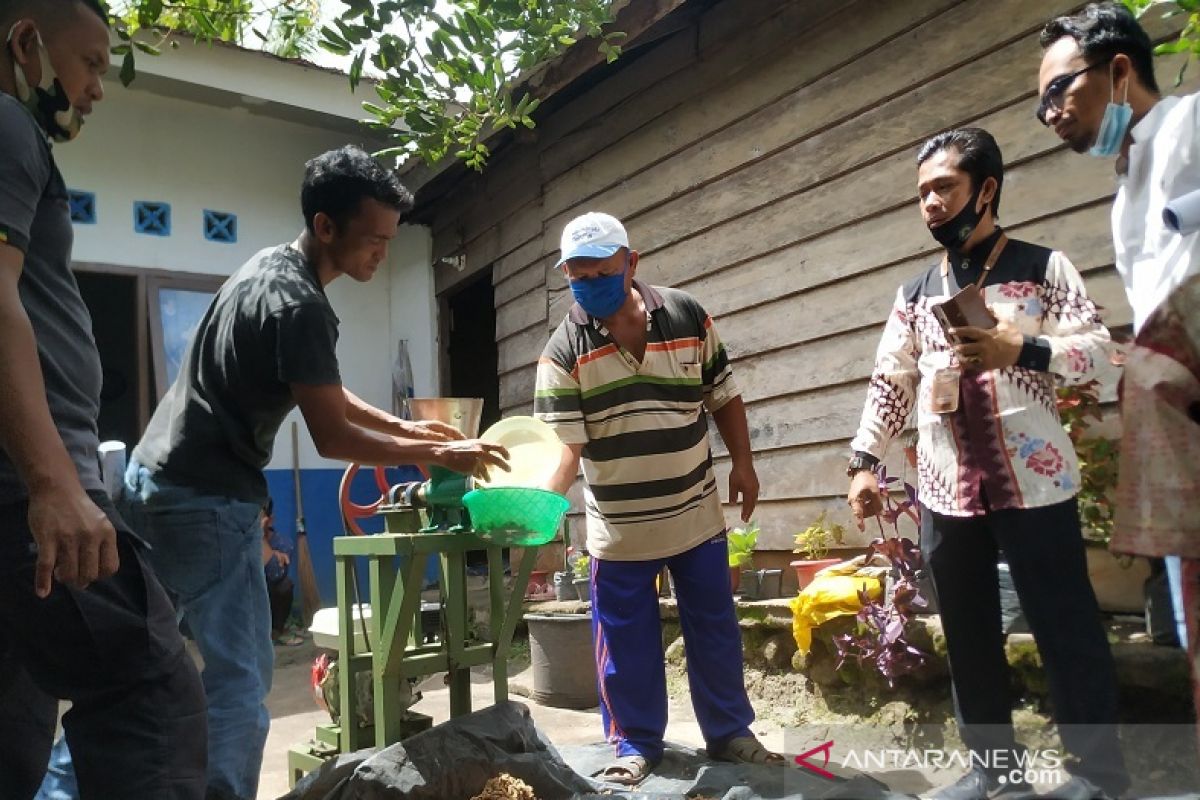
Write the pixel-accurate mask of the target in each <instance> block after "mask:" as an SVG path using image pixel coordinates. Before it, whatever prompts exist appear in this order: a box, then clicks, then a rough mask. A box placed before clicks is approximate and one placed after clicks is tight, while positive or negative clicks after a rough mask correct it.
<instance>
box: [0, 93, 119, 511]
mask: <svg viewBox="0 0 1200 800" xmlns="http://www.w3.org/2000/svg"><path fill="white" fill-rule="evenodd" d="M73 241H74V231H73V230H72V229H71V212H70V210H69V209H68V207H67V187H66V186H65V185H64V184H63V179H62V176H61V175H60V174H59V172H58V167H56V166H55V165H54V158H53V156H51V154H50V145H49V144H48V143H47V142H46V134H45V133H44V132H43V131H42V129H41V128H39V127H38V126H37V123H36V122H35V121H34V119H33V116H32V115H30V113H29V112H28V111H27V110H25V108H24V107H23V106H22V105H21V104H20V103H18V102H17V101H16V100H14V99H13V98H11V97H9V96H8V95H6V94H4V93H2V92H0V243H4V244H6V245H9V246H10V247H15V248H17V249H18V250H20V251H21V252H22V253H24V254H25V266H24V268H23V269H22V271H21V279H20V281H19V282H18V284H17V291H18V293H19V294H20V296H21V305H22V306H23V307H24V308H25V313H26V315H27V316H28V317H29V324H30V326H31V327H32V328H33V335H34V337H35V338H36V339H37V349H38V361H39V362H40V364H41V367H42V379H43V381H44V382H45V388H46V405H47V406H48V407H49V409H50V416H51V417H52V418H53V419H54V425H55V427H56V428H57V429H58V434H59V436H61V437H62V441H63V445H65V446H66V448H67V452H68V453H69V454H70V455H71V459H72V461H74V463H75V469H76V470H77V471H78V473H79V480H80V482H81V483H82V484H83V488H85V489H89V490H92V491H98V490H100V489H102V488H103V484H102V483H101V482H100V466H99V463H98V462H97V461H96V449H97V447H99V445H100V440H99V438H98V436H97V433H96V418H97V417H98V416H99V414H100V383H101V376H100V354H99V353H98V352H97V351H96V341H95V339H93V338H92V318H91V316H90V315H89V314H88V310H87V306H85V305H84V303H83V298H82V297H81V296H80V295H79V286H78V285H77V284H76V283H75V276H74V275H73V274H72V273H71V244H72V242H73ZM25 495H26V488H25V486H24V484H23V483H22V482H21V479H20V477H19V476H18V475H17V469H16V466H15V465H14V464H13V463H12V461H11V459H10V458H9V457H8V455H7V454H6V453H5V452H4V451H3V450H2V449H0V503H9V502H12V501H15V500H19V499H21V498H23V497H24V496H25Z"/></svg>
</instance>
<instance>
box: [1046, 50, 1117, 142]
mask: <svg viewBox="0 0 1200 800" xmlns="http://www.w3.org/2000/svg"><path fill="white" fill-rule="evenodd" d="M1110 61H1112V56H1109V57H1108V58H1106V59H1104V60H1103V61H1097V62H1096V63H1095V64H1089V65H1088V66H1086V67H1084V68H1083V69H1081V70H1076V71H1075V72H1071V73H1069V74H1067V75H1059V76H1058V77H1057V78H1055V79H1054V80H1052V81H1050V83H1048V84H1046V91H1045V92H1044V93H1043V94H1042V99H1041V100H1039V101H1038V104H1037V110H1036V111H1035V112H1034V114H1035V115H1036V116H1037V118H1038V122H1040V123H1042V124H1043V125H1046V126H1049V125H1050V123H1049V122H1047V121H1046V117H1047V116H1048V115H1049V114H1050V109H1052V108H1053V109H1054V110H1055V111H1062V102H1063V98H1064V97H1066V94H1067V90H1068V89H1070V88H1071V84H1073V83H1075V79H1076V78H1078V77H1079V76H1080V75H1082V74H1083V73H1085V72H1090V71H1091V70H1094V69H1095V68H1096V67H1103V66H1105V65H1106V64H1108V62H1110Z"/></svg>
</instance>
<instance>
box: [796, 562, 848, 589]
mask: <svg viewBox="0 0 1200 800" xmlns="http://www.w3.org/2000/svg"><path fill="white" fill-rule="evenodd" d="M841 561H842V560H841V559H840V558H822V559H818V560H817V561H793V562H791V566H792V568H793V569H794V570H796V583H797V584H798V585H799V588H800V589H803V588H804V587H805V586H808V585H809V584H810V583H812V580H813V577H814V576H815V575H816V574H817V573H818V572H820V571H821V570H823V569H825V568H826V567H828V566H831V565H833V564H839V563H841Z"/></svg>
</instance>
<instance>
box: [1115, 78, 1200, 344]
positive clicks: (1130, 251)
mask: <svg viewBox="0 0 1200 800" xmlns="http://www.w3.org/2000/svg"><path fill="white" fill-rule="evenodd" d="M1198 134H1200V95H1195V94H1192V95H1187V96H1185V97H1165V98H1163V99H1162V100H1160V101H1159V102H1158V103H1157V104H1155V106H1154V108H1152V109H1151V110H1150V112H1149V113H1148V114H1146V116H1145V117H1143V118H1142V120H1141V121H1140V122H1138V124H1137V125H1135V126H1134V127H1133V130H1132V131H1131V135H1132V136H1133V143H1132V144H1131V145H1130V148H1129V170H1128V173H1127V174H1126V175H1125V176H1123V177H1121V178H1119V180H1118V183H1119V188H1118V190H1117V199H1116V202H1115V203H1114V205H1113V210H1112V227H1113V244H1114V247H1115V249H1116V256H1117V271H1118V272H1119V273H1120V274H1121V278H1122V280H1124V281H1125V292H1126V294H1127V296H1128V297H1129V305H1130V306H1132V307H1133V329H1134V332H1135V333H1136V332H1137V331H1138V330H1140V329H1141V327H1142V323H1144V322H1145V321H1146V318H1147V317H1149V316H1150V314H1151V312H1153V311H1154V309H1155V308H1157V307H1158V306H1159V305H1160V304H1161V303H1162V302H1163V301H1164V300H1165V299H1166V298H1167V295H1168V294H1169V293H1170V292H1171V290H1172V289H1173V288H1175V287H1176V286H1178V285H1179V284H1181V283H1182V282H1183V280H1184V279H1185V278H1186V277H1188V276H1189V275H1192V274H1195V273H1196V272H1197V271H1200V233H1192V234H1190V235H1187V236H1184V235H1182V234H1179V233H1176V232H1174V231H1172V230H1171V229H1169V228H1168V227H1167V226H1166V224H1165V223H1164V222H1163V209H1164V208H1165V207H1166V205H1167V203H1168V202H1170V201H1172V200H1175V199H1177V198H1179V197H1181V196H1183V195H1185V194H1188V193H1190V192H1194V191H1197V190H1200V139H1198V138H1197V135H1198Z"/></svg>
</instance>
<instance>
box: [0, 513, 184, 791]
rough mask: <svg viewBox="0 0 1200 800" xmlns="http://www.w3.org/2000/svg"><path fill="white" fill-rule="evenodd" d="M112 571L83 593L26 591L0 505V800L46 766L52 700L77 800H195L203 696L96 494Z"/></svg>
mask: <svg viewBox="0 0 1200 800" xmlns="http://www.w3.org/2000/svg"><path fill="white" fill-rule="evenodd" d="M92 499H93V500H94V501H95V502H96V504H97V505H99V506H100V507H101V508H102V509H104V511H105V512H106V513H107V514H108V516H109V518H110V519H111V520H112V521H113V524H114V525H115V526H116V528H117V553H118V556H119V557H120V561H121V566H120V569H119V570H118V571H117V573H116V574H115V575H113V576H112V577H110V578H106V579H105V580H102V581H97V582H96V583H94V584H92V586H90V587H88V589H86V590H84V591H77V590H75V589H71V588H68V587H66V586H64V585H62V584H59V583H57V582H56V583H55V584H54V586H53V591H52V592H51V593H50V596H49V597H47V598H46V599H44V600H42V599H38V597H37V596H36V595H35V594H34V590H33V576H34V563H35V559H36V556H35V553H34V550H33V540H32V537H31V535H30V533H29V527H28V523H27V521H26V515H27V507H26V504H25V503H16V504H8V505H2V506H0V732H2V733H0V798H3V800H27V798H31V797H33V796H34V794H35V792H36V791H37V789H38V786H39V785H40V784H41V782H42V777H43V775H44V774H45V771H46V766H47V763H48V761H49V755H50V747H51V739H52V738H53V736H54V729H55V723H56V721H57V715H58V700H59V699H64V700H70V701H71V703H72V705H71V710H70V711H68V712H67V714H66V716H64V717H63V728H64V730H65V732H66V737H67V742H68V744H69V745H70V748H71V754H72V757H73V760H74V765H75V772H76V776H77V778H78V781H79V792H80V796H81V798H82V800H118V799H119V800H200V798H203V797H204V788H205V787H204V784H205V767H206V759H207V717H206V714H205V703H204V688H203V686H202V685H201V683H200V676H199V674H198V673H197V671H196V668H195V665H194V664H193V663H192V661H191V659H190V658H189V657H188V655H187V653H186V652H185V651H184V649H183V640H182V639H181V638H180V636H179V632H178V629H177V628H176V625H175V611H174V609H173V608H172V607H171V604H170V602H169V601H168V599H167V596H166V594H165V593H164V592H163V589H162V587H161V586H160V585H159V584H158V581H157V580H156V579H155V577H154V574H153V573H152V572H151V571H150V569H149V567H147V566H146V563H145V562H144V560H143V559H142V554H141V553H140V552H139V551H140V550H141V549H142V548H143V547H144V545H142V544H141V543H140V542H139V541H138V540H137V539H136V538H135V537H133V536H132V535H131V534H130V533H129V531H128V528H126V527H125V525H124V523H123V522H122V521H121V520H120V518H119V517H118V516H117V514H116V512H115V511H114V510H113V508H112V504H111V503H110V502H109V500H108V498H107V497H106V496H104V495H103V494H97V495H94V496H93V498H92Z"/></svg>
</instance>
